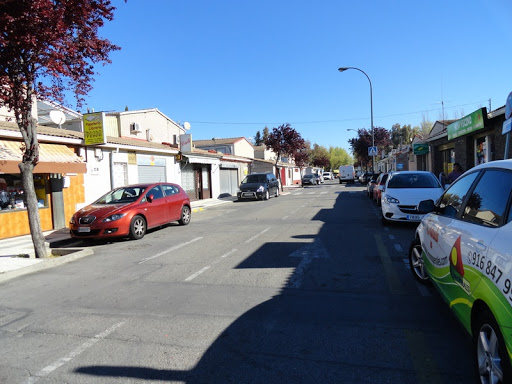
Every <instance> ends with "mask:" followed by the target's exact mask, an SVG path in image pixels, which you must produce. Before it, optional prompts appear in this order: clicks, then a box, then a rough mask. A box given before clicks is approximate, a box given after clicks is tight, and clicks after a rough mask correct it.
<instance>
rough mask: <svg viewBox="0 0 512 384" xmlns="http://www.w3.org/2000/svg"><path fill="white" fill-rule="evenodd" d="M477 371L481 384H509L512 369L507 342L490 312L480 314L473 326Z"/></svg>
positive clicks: (485, 311)
mask: <svg viewBox="0 0 512 384" xmlns="http://www.w3.org/2000/svg"><path fill="white" fill-rule="evenodd" d="M473 351H474V358H475V369H476V370H477V375H478V378H479V382H480V383H509V382H510V380H511V378H512V368H511V366H510V359H509V358H508V354H507V350H506V346H505V341H504V339H503V335H502V334H501V331H500V328H499V326H498V324H497V323H496V319H495V318H494V316H493V315H492V313H491V312H490V311H489V310H484V311H482V312H480V313H479V314H478V315H477V317H476V320H475V323H474V325H473Z"/></svg>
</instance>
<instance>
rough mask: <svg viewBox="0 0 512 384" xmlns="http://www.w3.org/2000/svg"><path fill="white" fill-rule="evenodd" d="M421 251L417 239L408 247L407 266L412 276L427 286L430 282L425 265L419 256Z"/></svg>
mask: <svg viewBox="0 0 512 384" xmlns="http://www.w3.org/2000/svg"><path fill="white" fill-rule="evenodd" d="M421 253H422V249H421V243H420V241H419V240H418V239H416V240H414V241H413V242H412V243H411V246H410V247H409V265H410V267H411V271H412V275H413V276H414V278H415V279H416V280H417V281H419V282H420V283H421V284H428V283H429V282H430V280H429V278H428V275H427V271H426V270H425V265H424V264H423V257H422V256H421Z"/></svg>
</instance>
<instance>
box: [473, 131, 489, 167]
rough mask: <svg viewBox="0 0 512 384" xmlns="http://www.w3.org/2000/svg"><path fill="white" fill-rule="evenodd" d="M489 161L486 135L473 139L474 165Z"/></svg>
mask: <svg viewBox="0 0 512 384" xmlns="http://www.w3.org/2000/svg"><path fill="white" fill-rule="evenodd" d="M488 161H489V140H488V139H487V136H484V137H480V138H478V139H475V165H478V164H483V163H487V162H488Z"/></svg>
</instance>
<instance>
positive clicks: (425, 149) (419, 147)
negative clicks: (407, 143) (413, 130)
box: [412, 143, 430, 155]
mask: <svg viewBox="0 0 512 384" xmlns="http://www.w3.org/2000/svg"><path fill="white" fill-rule="evenodd" d="M429 152H430V149H429V146H428V144H425V143H416V144H413V145H412V153H413V154H415V155H426V154H428V153H429Z"/></svg>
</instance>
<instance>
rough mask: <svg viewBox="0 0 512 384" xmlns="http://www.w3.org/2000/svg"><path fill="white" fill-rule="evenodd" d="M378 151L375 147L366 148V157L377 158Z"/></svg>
mask: <svg viewBox="0 0 512 384" xmlns="http://www.w3.org/2000/svg"><path fill="white" fill-rule="evenodd" d="M378 154H379V151H378V149H377V147H368V156H377V155H378Z"/></svg>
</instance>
